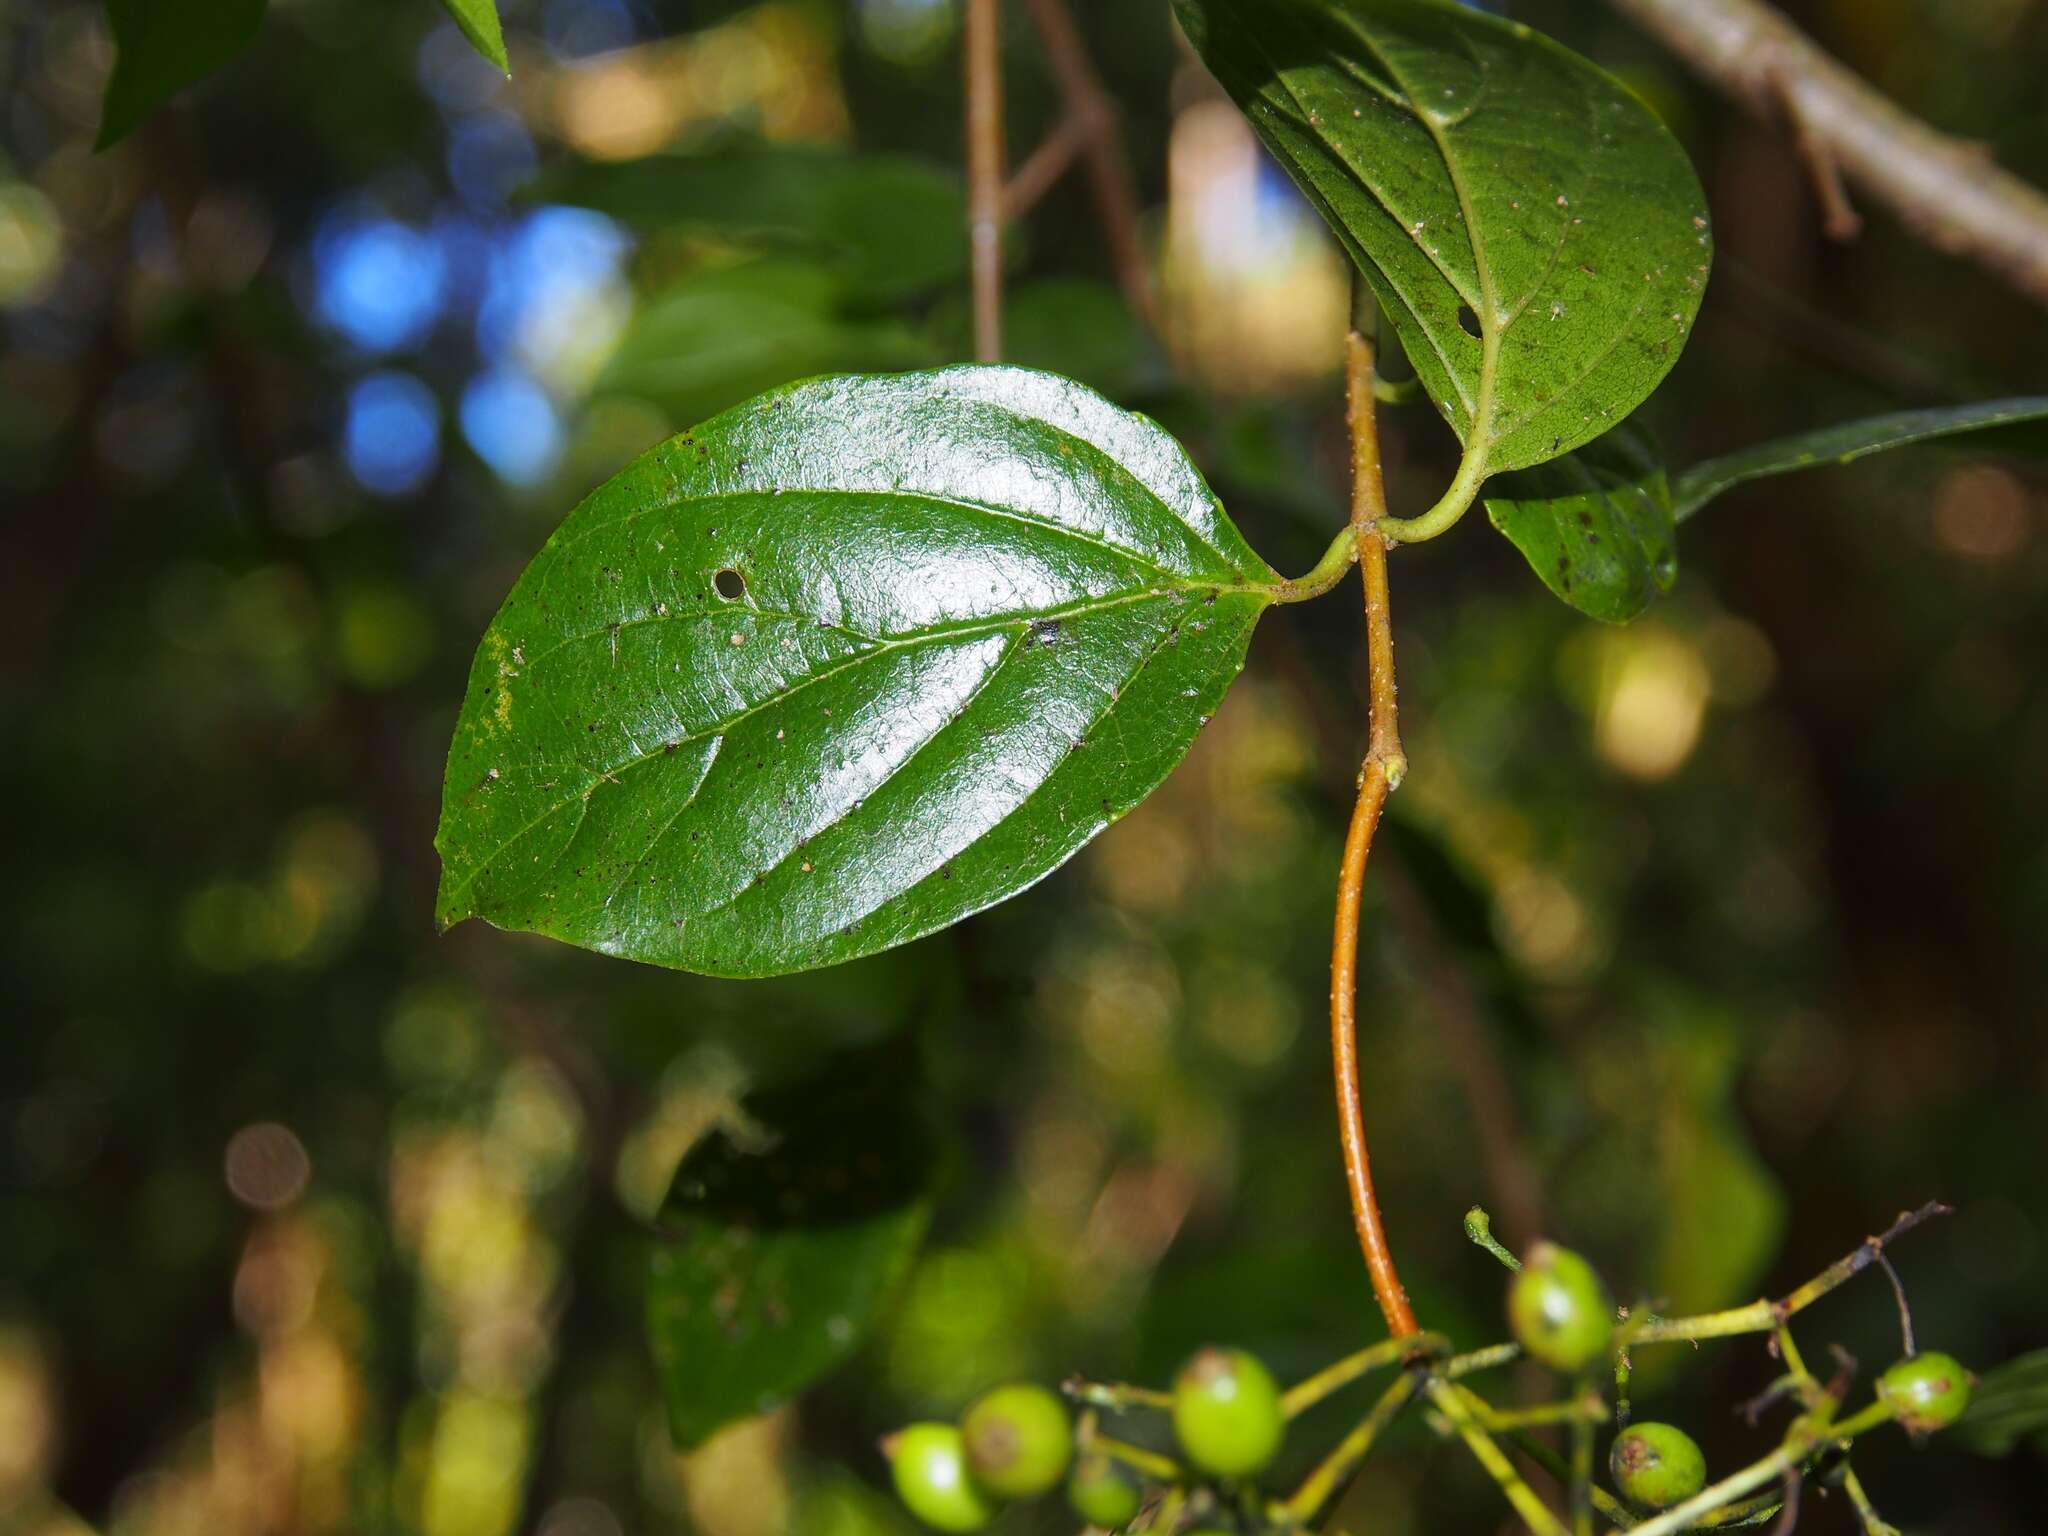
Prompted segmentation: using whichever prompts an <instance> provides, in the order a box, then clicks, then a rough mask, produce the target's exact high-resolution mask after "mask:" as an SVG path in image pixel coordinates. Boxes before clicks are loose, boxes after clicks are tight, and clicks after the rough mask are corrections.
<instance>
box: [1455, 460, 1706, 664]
mask: <svg viewBox="0 0 2048 1536" xmlns="http://www.w3.org/2000/svg"><path fill="white" fill-rule="evenodd" d="M1487 492H1488V494H1487V498H1486V511H1487V515H1488V516H1489V517H1491V518H1492V519H1493V526H1494V527H1496V528H1498V529H1499V530H1500V531H1501V532H1502V533H1504V534H1506V535H1507V537H1508V541H1509V542H1510V543H1512V544H1513V545H1514V546H1515V548H1517V549H1519V550H1520V551H1521V552H1522V554H1523V555H1524V556H1525V557H1526V558H1527V560H1528V562H1529V564H1530V566H1531V567H1532V568H1533V569H1534V570H1535V572H1536V574H1537V575H1538V576H1540V577H1541V578H1542V579H1543V584H1544V585H1545V586H1547V587H1548V588H1550V590H1551V591H1553V592H1555V593H1556V594H1557V595H1558V596H1559V597H1561V598H1563V599H1564V600H1565V601H1566V602H1567V603H1569V604H1571V605H1572V607H1574V608H1576V609H1578V610H1579V612H1581V613H1583V614H1587V615H1589V616H1590V617H1592V618H1596V619H1599V620H1602V621H1603V622H1605V623H1608V624H1625V623H1627V622H1628V621H1629V620H1630V619H1633V618H1634V617H1636V615H1638V614H1639V613H1641V612H1642V611H1643V610H1644V609H1645V608H1647V607H1649V606H1650V604H1651V602H1652V601H1654V600H1655V599H1656V598H1657V596H1658V595H1659V594H1660V593H1664V592H1668V591H1670V590H1671V583H1672V582H1673V581H1674V580H1675V579H1676V578H1677V575H1678V543H1677V532H1678V528H1677V523H1676V521H1675V520H1674V519H1673V517H1672V513H1671V486H1670V484H1669V482H1668V480H1667V479H1666V476H1665V473H1664V466H1663V464H1662V463H1661V461H1660V460H1659V459H1658V456H1657V451H1656V447H1655V445H1654V444H1653V443H1652V442H1651V441H1650V439H1649V436H1648V434H1647V433H1645V432H1643V431H1642V430H1641V429H1640V428H1637V427H1633V426H1630V425H1628V424H1626V423H1624V424H1623V425H1622V426H1620V427H1617V428H1616V429H1615V430H1614V431H1612V432H1609V433H1608V434H1607V435H1606V436H1604V437H1600V438H1596V439H1594V440H1593V441H1592V442H1590V443H1588V444H1586V445H1585V446H1584V447H1583V448H1580V449H1578V450H1577V451H1575V452H1573V453H1569V454H1567V455H1565V457H1563V458H1561V459H1558V460H1556V461H1554V462H1553V463H1549V464H1542V465H1538V466H1537V467H1536V468H1534V469H1525V470H1520V471H1518V472H1517V473H1515V474H1512V475H1504V476H1502V477H1501V478H1500V479H1498V480H1495V481H1493V482H1491V483H1490V484H1489V485H1488V487H1487Z"/></svg>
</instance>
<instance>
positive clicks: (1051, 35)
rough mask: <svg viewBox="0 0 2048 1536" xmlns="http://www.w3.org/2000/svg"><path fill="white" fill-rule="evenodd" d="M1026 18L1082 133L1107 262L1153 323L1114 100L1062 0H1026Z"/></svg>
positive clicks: (1127, 299)
mask: <svg viewBox="0 0 2048 1536" xmlns="http://www.w3.org/2000/svg"><path fill="white" fill-rule="evenodd" d="M1026 5H1027V7H1028V8H1029V10H1030V12H1031V20H1032V22H1033V24H1034V25H1035V26H1036V27H1037V28H1038V36H1039V39H1040V40H1041V41H1042V42H1043V43H1044V45H1045V56H1046V59H1047V61H1048V62H1049V63H1050V64H1051V65H1052V70H1053V74H1054V76H1055V77H1057V79H1058V80H1059V83H1060V90H1061V92H1062V94H1064V95H1065V97H1066V99H1067V113H1068V115H1069V117H1070V118H1072V119H1074V120H1076V121H1078V122H1079V123H1080V124H1081V125H1082V128H1083V131H1084V132H1085V134H1086V141H1085V144H1084V146H1083V154H1084V155H1085V156H1086V158H1087V162H1088V180H1089V183H1090V185H1091V186H1092V187H1093V188H1094V192H1095V207H1096V213H1097V216H1098V217H1099V218H1100V219H1101V220H1102V230H1103V234H1104V236H1105V237H1106V238H1107V239H1108V241H1109V256H1110V261H1111V262H1112V264H1114V266H1115V268H1116V277H1117V283H1118V285H1119V286H1120V287H1122V289H1123V291H1124V299H1125V302H1126V303H1128V304H1129V305H1130V306H1131V308H1132V309H1133V310H1135V311H1137V313H1138V315H1139V317H1140V318H1142V319H1143V320H1144V321H1145V322H1146V324H1148V325H1151V326H1154V327H1155V328H1156V327H1157V323H1158V309H1157V302H1156V299H1155V296H1154V294H1153V291H1152V274H1151V266H1150V263H1148V262H1147V261H1146V259H1145V239H1144V231H1143V229H1142V227H1141V222H1140V219H1139V216H1138V190H1137V185H1136V183H1135V182H1134V181H1133V180H1132V177H1131V167H1130V161H1129V159H1128V158H1127V157H1126V156H1125V154H1124V135H1123V126H1122V124H1121V123H1120V121H1119V120H1118V117H1117V107H1116V101H1115V99H1114V98H1112V97H1111V96H1110V94H1109V92H1108V91H1107V90H1106V89H1105V88H1104V87H1103V84H1102V77H1101V76H1100V75H1098V74H1096V72H1095V64H1094V61H1093V60H1091V59H1090V58H1089V57H1088V45H1087V43H1086V42H1085V41H1083V39H1082V37H1081V31H1080V28H1078V27H1077V26H1075V25H1074V16H1073V12H1072V11H1070V10H1069V9H1068V8H1067V0H1026Z"/></svg>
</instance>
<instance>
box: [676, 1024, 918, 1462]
mask: <svg viewBox="0 0 2048 1536" xmlns="http://www.w3.org/2000/svg"><path fill="white" fill-rule="evenodd" d="M913 1067H914V1061H913V1060H911V1059H910V1052H909V1050H907V1049H906V1048H904V1047H903V1046H901V1045H892V1046H888V1047H884V1048H882V1049H880V1050H876V1051H868V1052H864V1053H862V1054H860V1055H858V1056H853V1057H847V1058H840V1059H835V1060H834V1061H833V1062H832V1063H831V1066H830V1070H829V1071H828V1073H827V1074H826V1075H825V1076H824V1077H823V1078H820V1079H815V1080H812V1081H808V1082H805V1083H802V1084H799V1085H796V1086H794V1087H790V1088H784V1089H780V1090H777V1091H775V1092H772V1093H765V1094H762V1095H760V1096H759V1097H758V1098H756V1099H755V1100H753V1101H752V1102H751V1103H750V1104H749V1106H748V1109H749V1114H748V1116H747V1118H746V1120H745V1121H744V1122H743V1123H742V1124H740V1125H737V1126H735V1127H732V1128H728V1129H723V1130H720V1131H718V1132H716V1133H714V1134H713V1135H712V1136H711V1137H710V1139H709V1140H707V1141H706V1142H704V1143H703V1144H701V1145H700V1146H698V1147H697V1148H696V1149H695V1150H694V1151H692V1152H691V1153H690V1155H689V1156H688V1157H686V1158H685V1159H684V1160H683V1164H682V1167H681V1168H680V1169H678V1170H677V1173H676V1177H675V1182H674V1185H673V1187H672V1188H671V1190H670V1192H669V1197H668V1200H667V1202H666V1203H665V1204H664V1205H663V1207H662V1212H661V1216H660V1219H659V1223H658V1227H659V1241H658V1243H657V1246H656V1248H655V1251H654V1257H653V1262H652V1267H651V1271H650V1275H649V1284H648V1296H647V1326H648V1332H649V1335H650V1337H651V1339H652V1341H653V1346H654V1359H655V1364H656V1367H657V1368H658V1370H659V1371H660V1375H661V1384H662V1394H663V1397H664V1399H665V1401H666V1402H667V1405H668V1418H669V1427H670V1429H671V1431H672V1432H673V1434H674V1436H675V1440H676V1443H677V1444H678V1445H680V1446H682V1447H683V1448H685V1449H688V1448H690V1447H692V1446H696V1445H699V1444H701V1443H702V1442H703V1441H705V1440H706V1439H708V1438H709V1437H710V1436H711V1435H712V1434H714V1433H716V1432H717V1431H718V1430H719V1429H720V1428H722V1427H724V1426H725V1425H727V1424H729V1423H731V1422H733V1421H734V1420H735V1419H740V1418H747V1417H750V1416H752V1415H754V1414H758V1413H765V1412H767V1411H768V1410H770V1409H772V1408H775V1407H777V1406H779V1405H780V1404H781V1403H783V1402H784V1401H786V1400H787V1399H788V1398H790V1397H791V1396H793V1395H794V1394H796V1393H797V1392H800V1391H802V1390H803V1389H804V1388H805V1387H807V1386H809V1385H810V1384H811V1383H812V1382H814V1381H816V1380H817V1379H818V1378H819V1377H821V1376H823V1375H824V1374H825V1373H826V1372H827V1371H829V1370H831V1369H832V1368H833V1367H835V1366H837V1365H839V1364H840V1363H841V1362H843V1361H844V1360H845V1359H846V1358H847V1357H848V1356H850V1355H851V1354H852V1353H853V1352H854V1350H855V1349H856V1348H858V1347H859V1345H860V1343H861V1341H862V1339H863V1338H865V1337H866V1335H867V1334H868V1332H869V1330H870V1329H871V1327H872V1326H873V1324H874V1321H875V1318H876V1314H877V1313H878V1312H879V1311H880V1309H881V1308H882V1306H883V1305H884V1303H886V1302H887V1300H888V1299H889V1296H890V1294H891V1293H892V1292H893V1291H894V1290H895V1288H896V1285H897V1283H898V1282H899V1281H900V1280H901V1279H902V1277H903V1275H904V1273H905V1271H906V1270H907V1269H908V1268H909V1265H910V1262H911V1260H912V1259H913V1258H914V1257H915V1256H916V1253H917V1248H918V1244H919V1242H920V1241H921V1240H922V1239H923V1236H924V1231H925V1227H926V1225H927V1223H928V1222H929V1220H930V1218H931V1197H930V1185H931V1177H932V1169H933V1166H934V1154H933V1149H932V1147H931V1144H930V1141H929V1138H928V1137H927V1136H926V1134H925V1133H924V1129H923V1126H922V1123H921V1122H920V1120H919V1118H918V1115H917V1112H916V1105H915V1101H914V1096H913V1094H912V1091H911V1085H912V1083H913V1082H914V1081H915V1073H914V1071H913V1070H912V1069H913Z"/></svg>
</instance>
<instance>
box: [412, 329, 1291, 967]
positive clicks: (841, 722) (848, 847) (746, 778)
mask: <svg viewBox="0 0 2048 1536" xmlns="http://www.w3.org/2000/svg"><path fill="white" fill-rule="evenodd" d="M1277 582H1278V578H1277V577H1276V576H1275V575H1274V573H1273V572H1272V571H1271V569H1270V568H1268V567H1267V566H1266V564H1265V562H1263V561H1262V560H1260V559H1259V557H1258V556H1257V555H1255V554H1254V553H1252V551H1251V549H1250V547H1249V546H1247V545H1246V544H1245V542H1244V539H1243V537H1242V536H1241V535H1240V534H1239V533H1238V531H1237V529H1236V528H1235V527H1234V526H1232V524H1231V523H1230V520H1229V519H1228V518H1227V517H1225V516H1224V514H1223V510H1222V508H1221V507H1220V506H1218V505H1217V503H1216V500H1215V498H1214V496H1213V495H1212V494H1211V493H1210V491H1209V488H1208V487H1207V485H1206V484H1204V483H1203V480H1202V478H1201V476H1200V474H1199V473H1198V472H1197V471H1196V470H1195V468H1194V466H1193V465H1192V464H1191V463H1190V462H1189V461H1188V458H1187V455H1186V454H1185V453H1184V452H1183V451H1182V449H1181V447H1180V445H1179V444H1178V443H1176V442H1174V441H1173V439H1172V438H1170V437H1168V436H1167V435H1166V434H1165V433H1164V432H1162V431H1161V430H1160V429H1159V428H1158V427H1156V426H1154V425H1153V424H1152V423H1150V422H1148V421H1146V420H1144V419H1143V418H1141V417H1137V416H1133V415H1130V414H1128V413H1127V412H1124V411H1121V410H1118V409H1117V408H1116V407H1115V406H1113V405H1111V404H1110V403H1109V402H1108V401H1106V400H1104V399H1102V398H1101V397H1100V396H1099V395H1096V394H1094V393H1093V392H1091V391H1089V390H1087V389H1084V388H1083V387H1081V386H1080V385H1078V384H1074V383H1072V382H1070V381H1068V380H1065V379H1060V378H1055V377H1053V376H1052V375H1049V374H1040V373H1031V372H1027V371H1025V370H1023V369H1013V368H955V369H947V370H944V371H941V372H937V373H925V374H906V375H899V376H895V377H847V378H833V379H818V380H813V381H811V382H809V383H804V384H798V385H793V386H790V387H788V388H785V389H781V390H777V391H775V392H773V393H771V394H768V395H765V396H763V397H761V398H760V399H757V400H755V401H752V402H750V403H749V404H747V405H744V406H741V407H739V408H737V409H735V410H733V411H730V412H728V413H727V414H725V415H723V416H721V417H718V418H717V419H716V420H714V421H712V422H710V423H708V424H707V425H705V426H703V427H700V428H698V429H697V430H696V431H694V432H689V433H685V434H684V435H683V436H681V437H678V438H675V439H673V440H672V441H670V442H668V443H666V444H664V445H662V446H661V447H659V448H656V449H654V450H653V451H652V452H650V453H648V454H647V455H645V456H644V457H643V458H641V459H640V460H639V461H638V462H637V463H635V464H633V465H632V466H630V467H629V468H627V469H626V470H625V471H623V472H622V473H621V474H619V475H618V476H617V477H615V478H614V479H613V480H611V481H610V482H609V483H608V484H606V485H604V486H603V487H601V488H600V489H599V490H598V491H596V492H595V493H594V494H593V495H592V496H591V497H590V498H589V499H588V500H586V501H585V502H584V503H583V505H582V506H581V507H579V508H578V509H577V510H576V511H575V512H574V513H572V514H571V515H570V517H569V519H568V521H567V522H566V523H564V524H563V526H562V527H561V528H560V529H559V530H558V531H557V532H556V534H555V536H554V537H553V538H552V539H551V540H549V542H548V546H547V548H546V549H545V550H543V551H542V552H541V554H540V556H539V557H538V558H537V559H536V560H535V561H534V563H533V564H532V566H530V567H529V568H528V569H527V571H526V573H525V575H524V576H522V577H521V578H520V581H519V584H518V585H517V587H516V588H514V590H513V592H512V595H511V596H510V597H509V598H508V599H507V600H506V603H505V606H504V608H503V609H501V610H500V612H499V614H498V616H497V618H496V620H495V621H493V623H492V625H491V627H490V629H489V631H488V632H487V633H486V634H485V636H484V640H483V644H482V646H481V648H480V649H479V650H478V652H477V658H476V663H475V666H474V668H473V670H472V672H471V674H470V684H469V692H468V696H467V698H466V699H465V701H464V703H463V708H462V715H461V718H460V720H459V721H458V722H457V726H456V732H455V741H454V745H453V747H452V749H451V750H450V753H449V758H448V773H447V780H446V785H445V790H444V798H443V801H442V815H441V827H440V832H439V834H438V836H437V838H436V846H437V847H438V848H439V849H440V852H441V858H442V879H441V895H440V901H439V912H440V917H441V921H442V922H443V923H444V924H446V923H455V922H460V921H462V920H463V919H465V918H468V917H483V918H485V919H487V920H489V921H490V922H493V923H496V924H498V925H499V926H501V927H506V928H515V929H522V930H526V931H530V932H535V933H543V934H547V935H550V936H552V937H555V938H558V939H562V940H565V941H567V942H570V943H574V944H580V945H583V946H585V947H586V948H590V949H595V950H599V951H602V952H604V953H606V954H614V955H623V956H627V957H630V958H632V959H636V960H643V961H648V962H651V963H654V964H657V965H666V966H671V967H674V968H677V969H681V970H691V971H700V972H705V973H708V974H712V975H722V976H765V975H776V974H781V973H784V972H789V971H796V970H803V969H807V968H810V967H814V966H822V965H831V964H835V963H837V962H839V961H842V960H849V959H852V958H854V957H855V956H857V955H865V954H872V953H874V952H876V951H878V950H882V949H887V948H889V947H890V946H892V945H896V944H901V943H904V942H906V941H908V940H910V939H914V938H918V937H920V936H922V935H924V934H927V933H931V932H934V931H936V930H937V929H940V928H944V927H946V926H947V925H949V924H951V923H954V922H957V921H959V920H960V919H961V918H963V917H966V916H968V915H969V914H971V913H974V912H978V911H980V910H981V909H982V908H984V907H987V906H990V905H993V904H994V903H996V902H998V901H1001V900H1003V899H1004V898H1006V897H1009V896H1012V895H1015V894H1016V893H1017V892H1018V891H1021V890H1023V889H1024V888H1025V887H1026V886H1029V885H1031V884H1033V883H1034V882H1036V881H1037V880H1039V879H1041V878H1043V877H1044V876H1045V875H1047V874H1049V873H1050V872H1051V871H1053V870H1054V869H1056V868H1058V867H1059V866H1060V865H1061V864H1062V863H1064V862H1065V861H1066V860H1067V859H1068V858H1070V857H1071V856H1072V855H1073V854H1074V853H1075V852H1077V851H1078V850H1079V849H1080V848H1081V847H1082V846H1083V845H1084V844H1086V843H1087V842H1088V841H1089V840H1090V839H1092V838H1093V837H1094V836H1095V835H1096V834H1097V833H1099V832H1101V831H1102V830H1103V829H1104V828H1106V827H1108V826H1110V825H1111V824H1112V823H1114V822H1116V821H1117V820H1119V819H1121V818H1122V817H1123V816H1124V815H1125V814H1126V813H1127V812H1129V811H1130V810H1131V808H1132V807H1134V806H1135V805H1137V803H1138V802H1139V801H1141V800H1142V799H1144V798H1145V796H1146V795H1148V794H1150V793H1151V792H1152V790H1153V789H1154V788H1155V787H1156V786H1157V785H1158V784H1159V782H1160V780H1162V779H1163V778H1165V776H1166V775H1167V773H1168V772H1169V771H1170V770H1171V769H1172V768H1173V766H1174V764H1176V763H1177V762H1178V761H1179V760H1180V759H1181V757H1182V756H1183V755H1184V754H1185V753H1186V751H1187V749H1188V747H1189V746H1190V745H1191V744H1192V743H1193V741H1194V738H1195V734H1196V732H1198V731H1199V730H1200V729H1201V727H1202V725H1203V723H1204V722H1205V721H1206V720H1207V719H1208V718H1209V716H1210V715H1211V714H1212V713H1213V712H1214V710H1215V708H1216V706H1217V703H1218V701H1219V700H1220V699H1221V698H1222V695H1223V692H1224V690H1225V689H1226V688H1227V687H1228V686H1229V684H1230V682H1231V681H1232V679H1233V678H1235V677H1236V675H1237V673H1238V672H1239V671H1240V670H1241V669H1242V667H1243V665H1244V655H1245V647H1246V646H1247V644H1248V643H1249V642H1250V638H1251V631H1252V628H1253V626H1254V625H1255V624H1256V623H1257V621H1258V619H1259V617H1260V615H1261V614H1262V613H1264V611H1265V609H1266V607H1267V605H1268V604H1269V603H1271V602H1273V601H1274V600H1275V598H1276V596H1277V595H1278V593H1277V591H1276V584H1277Z"/></svg>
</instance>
